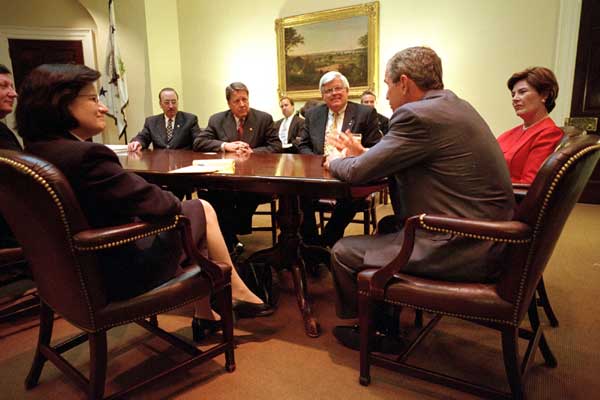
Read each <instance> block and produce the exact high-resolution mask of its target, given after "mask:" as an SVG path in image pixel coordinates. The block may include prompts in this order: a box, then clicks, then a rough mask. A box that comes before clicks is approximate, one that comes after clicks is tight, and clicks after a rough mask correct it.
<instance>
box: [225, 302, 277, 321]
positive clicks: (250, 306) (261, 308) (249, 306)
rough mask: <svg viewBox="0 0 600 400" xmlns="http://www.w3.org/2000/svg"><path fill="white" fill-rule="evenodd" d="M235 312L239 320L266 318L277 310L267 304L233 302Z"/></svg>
mask: <svg viewBox="0 0 600 400" xmlns="http://www.w3.org/2000/svg"><path fill="white" fill-rule="evenodd" d="M233 311H234V312H235V314H236V315H237V317H238V318H257V317H266V316H269V315H271V314H273V313H274V312H275V309H274V308H273V307H271V306H269V305H268V304H265V303H260V304H257V303H250V302H248V301H244V300H235V299H234V300H233Z"/></svg>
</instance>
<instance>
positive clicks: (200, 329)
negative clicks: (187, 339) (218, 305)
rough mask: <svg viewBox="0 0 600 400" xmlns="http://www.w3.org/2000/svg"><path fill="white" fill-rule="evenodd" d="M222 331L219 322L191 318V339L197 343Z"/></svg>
mask: <svg viewBox="0 0 600 400" xmlns="http://www.w3.org/2000/svg"><path fill="white" fill-rule="evenodd" d="M221 329H223V324H222V323H221V321H220V320H219V321H215V320H211V319H203V318H196V317H194V318H192V339H193V340H194V342H196V343H199V342H201V341H203V340H204V339H206V338H207V337H208V336H210V335H213V334H215V333H217V332H218V331H220V330H221Z"/></svg>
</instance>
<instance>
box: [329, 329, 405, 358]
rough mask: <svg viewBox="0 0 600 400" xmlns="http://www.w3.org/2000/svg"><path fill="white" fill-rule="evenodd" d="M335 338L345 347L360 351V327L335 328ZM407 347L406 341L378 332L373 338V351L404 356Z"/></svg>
mask: <svg viewBox="0 0 600 400" xmlns="http://www.w3.org/2000/svg"><path fill="white" fill-rule="evenodd" d="M333 336H335V338H336V339H337V340H339V342H340V343H341V344H343V345H344V346H346V347H348V348H350V349H352V350H360V331H359V329H358V325H353V326H343V325H338V326H336V327H335V328H333ZM405 347H406V346H405V343H404V340H402V339H401V338H397V337H392V336H387V335H383V334H381V333H379V332H377V333H376V334H375V337H374V338H373V345H372V347H371V351H373V352H376V353H386V354H402V352H403V351H404V350H405Z"/></svg>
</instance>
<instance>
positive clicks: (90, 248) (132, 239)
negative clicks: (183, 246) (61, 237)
mask: <svg viewBox="0 0 600 400" xmlns="http://www.w3.org/2000/svg"><path fill="white" fill-rule="evenodd" d="M178 222H179V215H176V216H175V219H174V221H173V223H172V224H171V225H168V226H165V227H162V228H158V229H153V230H151V231H148V232H145V233H141V234H139V235H135V236H131V237H128V238H126V239H121V240H117V241H115V242H110V243H104V244H99V245H95V246H75V248H76V249H77V250H79V251H95V250H105V249H110V248H112V247H118V246H122V245H124V244H127V243H131V242H135V241H136V240H140V239H143V238H145V237H148V236H155V235H157V234H159V233H161V232H167V231H170V230H172V229H174V228H175V227H176V226H177V223H178Z"/></svg>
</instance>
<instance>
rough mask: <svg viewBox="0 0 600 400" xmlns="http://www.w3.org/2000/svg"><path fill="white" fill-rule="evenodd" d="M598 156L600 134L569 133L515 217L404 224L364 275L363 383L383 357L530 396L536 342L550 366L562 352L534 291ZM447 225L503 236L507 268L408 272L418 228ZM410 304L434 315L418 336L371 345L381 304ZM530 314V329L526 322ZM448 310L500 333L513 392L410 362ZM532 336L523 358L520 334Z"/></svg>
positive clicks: (433, 377) (393, 364)
mask: <svg viewBox="0 0 600 400" xmlns="http://www.w3.org/2000/svg"><path fill="white" fill-rule="evenodd" d="M599 158H600V137H599V136H597V135H586V136H576V137H569V138H568V139H567V140H566V143H565V146H563V147H561V148H560V149H558V150H557V151H556V152H554V153H553V154H552V155H551V156H550V157H549V158H548V159H547V160H546V162H545V163H544V165H543V166H542V167H541V169H540V171H539V172H538V174H537V176H536V178H535V180H534V182H533V183H532V185H531V187H530V188H529V190H528V192H527V195H526V196H525V198H524V199H523V201H522V202H521V203H520V204H519V206H518V209H517V210H516V213H515V216H514V218H513V220H511V221H475V220H468V219H463V218H454V217H447V216H433V215H425V214H423V215H417V216H413V217H411V218H409V219H408V220H407V221H406V225H405V235H404V242H403V245H402V250H401V252H400V254H399V255H398V256H397V258H396V259H395V260H394V261H393V262H392V263H390V264H389V265H387V266H385V267H383V268H381V269H366V270H364V271H363V272H361V273H360V274H359V277H358V286H359V294H358V296H359V325H360V335H361V336H360V383H361V384H363V385H368V384H369V383H370V365H371V363H373V364H377V365H380V366H383V367H386V368H390V369H394V370H397V371H401V372H404V373H407V374H409V375H412V376H416V377H419V378H422V379H426V380H430V381H433V382H436V383H440V384H444V385H447V386H451V387H454V388H458V389H461V390H464V391H468V392H472V393H475V394H477V395H480V396H483V397H485V398H516V399H520V398H523V396H524V386H523V383H524V377H525V375H526V373H527V370H528V367H529V366H530V365H531V361H532V360H533V358H534V356H535V353H536V350H537V348H539V349H540V351H541V353H542V355H543V357H544V360H545V362H546V365H547V366H550V367H555V366H556V365H557V362H556V359H555V358H554V355H553V354H552V352H551V350H550V347H549V345H548V343H547V341H546V338H545V337H544V334H543V330H542V326H541V325H540V323H539V318H538V312H537V307H536V305H535V300H534V294H535V291H536V287H537V285H538V282H540V279H541V277H542V273H543V271H544V268H545V267H546V264H547V263H548V260H549V259H550V256H551V255H552V251H553V249H554V246H555V244H556V242H557V240H558V238H559V237H560V234H561V231H562V229H563V226H564V224H565V221H566V220H567V218H568V216H569V214H570V212H571V210H572V209H573V207H574V205H575V203H576V202H577V199H578V198H579V195H580V194H581V192H582V191H583V188H584V186H585V184H586V182H587V181H588V179H589V177H590V175H591V173H592V171H593V169H594V167H595V165H596V163H597V161H598V159H599ZM418 230H426V231H432V232H448V233H452V234H455V235H462V236H466V237H469V238H473V239H476V240H486V241H489V240H491V241H496V242H502V243H505V249H504V252H503V253H502V256H501V259H500V260H499V262H500V264H499V265H501V267H502V269H501V275H500V277H499V278H498V280H497V281H495V282H492V283H465V282H445V281H438V280H434V279H426V278H419V277H415V276H412V275H407V274H403V273H402V268H403V266H404V265H405V264H406V263H407V261H408V260H409V258H410V255H411V252H412V248H413V245H414V236H415V232H416V231H418ZM381 304H385V305H389V306H392V307H394V308H398V307H409V308H412V309H415V310H418V311H419V310H420V311H425V312H428V313H431V314H433V318H432V319H431V320H430V321H429V322H428V324H427V325H426V326H425V327H424V328H423V329H422V330H421V332H420V333H419V334H418V335H417V337H416V338H415V339H414V341H413V342H411V343H410V344H408V345H407V347H406V350H405V351H404V353H403V354H402V355H400V356H399V357H398V358H397V359H391V358H388V357H386V356H384V355H379V354H375V353H372V352H371V351H370V349H371V346H372V344H371V343H372V341H373V340H374V339H373V337H374V332H373V320H374V315H373V313H374V310H375V309H377V307H376V306H379V305H381ZM525 315H528V316H529V320H530V323H531V330H527V329H524V328H522V327H521V324H522V321H523V319H524V317H525ZM442 316H449V317H455V318H461V319H464V320H468V321H471V322H475V323H476V324H478V326H481V327H487V328H492V329H494V330H498V331H500V332H501V337H502V350H503V357H504V366H505V370H506V374H507V377H508V381H509V385H510V389H511V393H505V392H500V391H498V390H496V389H492V388H489V387H485V386H482V385H479V384H476V383H472V382H466V381H464V380H461V379H458V378H454V377H452V376H449V375H446V374H442V373H439V372H435V371H430V370H426V369H424V368H420V367H417V366H415V365H411V364H409V363H407V362H406V358H407V357H408V355H409V354H410V353H411V351H412V350H413V349H414V348H415V347H416V346H418V344H419V343H420V342H421V341H422V339H423V338H424V337H425V336H426V335H427V334H428V333H429V332H430V331H431V330H432V329H433V328H434V327H435V325H436V324H437V322H438V321H439V320H440V319H441V318H442ZM519 338H524V339H526V340H527V341H528V346H527V350H526V351H525V356H524V357H523V361H522V362H520V357H519V346H518V339H519Z"/></svg>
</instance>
